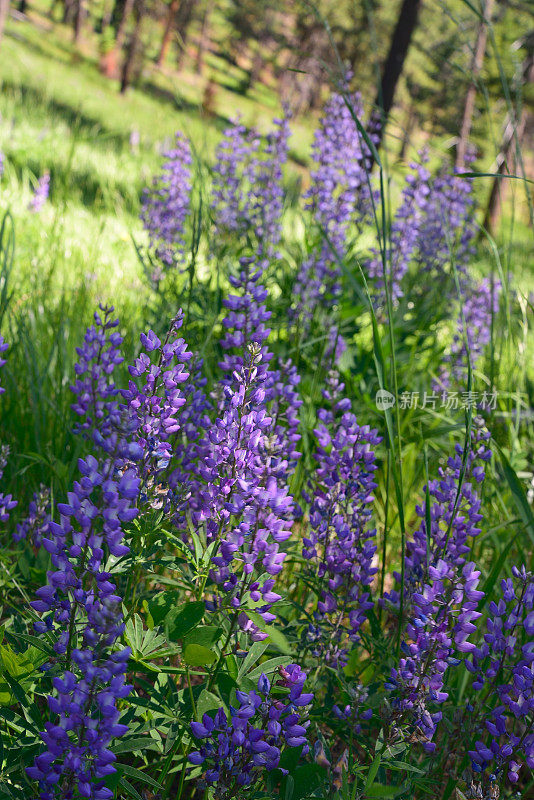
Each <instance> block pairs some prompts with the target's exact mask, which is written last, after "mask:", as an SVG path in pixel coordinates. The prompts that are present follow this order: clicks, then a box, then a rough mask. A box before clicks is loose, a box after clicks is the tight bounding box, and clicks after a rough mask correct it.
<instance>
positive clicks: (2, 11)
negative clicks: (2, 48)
mask: <svg viewBox="0 0 534 800" xmlns="http://www.w3.org/2000/svg"><path fill="white" fill-rule="evenodd" d="M8 14H9V0H0V42H1V41H2V39H3V37H4V28H5V26H6V19H7V15H8Z"/></svg>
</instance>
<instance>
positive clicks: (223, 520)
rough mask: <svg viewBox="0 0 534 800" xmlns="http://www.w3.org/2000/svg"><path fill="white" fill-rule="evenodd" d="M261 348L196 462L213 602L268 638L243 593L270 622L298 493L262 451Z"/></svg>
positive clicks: (198, 520) (232, 389)
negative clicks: (273, 469)
mask: <svg viewBox="0 0 534 800" xmlns="http://www.w3.org/2000/svg"><path fill="white" fill-rule="evenodd" d="M261 366H262V355H261V351H260V347H259V345H258V344H251V345H250V349H249V352H248V356H247V359H246V361H245V364H244V365H243V368H242V369H241V371H240V372H237V371H236V372H235V373H234V380H233V382H232V385H231V386H224V387H223V400H224V404H222V403H221V408H222V409H223V411H222V415H221V416H220V417H219V418H217V419H216V420H215V422H214V424H213V425H212V426H211V427H210V429H209V431H208V432H207V434H206V439H205V442H204V452H205V456H204V458H203V460H202V462H200V463H199V465H198V470H199V477H200V479H201V483H200V486H199V497H198V501H197V504H195V505H197V508H195V510H194V511H193V512H192V520H193V523H194V524H195V525H198V524H205V526H206V532H207V537H208V543H212V542H215V544H216V546H215V548H214V550H213V554H212V556H211V564H212V569H211V572H210V578H211V580H212V581H213V583H214V584H215V586H216V587H217V591H216V592H215V593H214V600H213V602H214V606H213V607H214V608H220V607H222V606H223V605H224V606H225V607H228V608H230V609H234V619H236V621H238V622H239V625H240V627H241V628H242V629H243V630H246V631H248V632H250V633H251V635H252V638H253V639H262V638H265V634H263V633H261V632H260V631H258V630H257V629H256V626H255V625H254V624H253V623H252V622H251V621H250V620H249V619H248V617H247V616H246V613H245V612H241V613H239V617H238V618H237V617H236V616H235V615H236V614H237V613H238V611H239V609H240V608H241V606H242V604H243V602H244V600H245V599H246V597H250V599H251V600H252V601H253V602H254V603H257V604H258V605H257V608H256V609H255V610H256V612H257V613H258V614H260V616H262V617H263V619H264V620H265V621H266V622H272V621H273V620H274V618H275V617H274V615H273V614H272V613H271V607H272V605H273V603H275V602H276V601H277V600H278V599H280V595H278V594H276V593H275V592H274V591H273V587H274V584H275V580H274V579H275V577H276V575H278V573H279V572H280V570H281V569H282V564H283V562H284V558H285V553H284V552H283V551H281V550H280V545H281V544H283V542H285V541H286V540H287V539H288V538H289V536H290V533H291V521H292V514H291V512H292V506H293V499H292V497H291V496H290V495H289V494H288V491H287V487H286V486H285V485H284V484H283V483H282V482H279V481H277V479H276V477H274V476H273V475H271V474H269V471H268V469H267V468H266V464H265V460H264V458H263V447H262V445H263V437H264V435H265V432H266V431H268V429H269V428H270V426H271V418H270V417H269V416H268V415H267V413H266V410H265V404H264V399H265V392H264V390H263V388H262V386H261V381H260V380H258V375H259V374H260V373H261Z"/></svg>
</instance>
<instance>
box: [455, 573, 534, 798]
mask: <svg viewBox="0 0 534 800" xmlns="http://www.w3.org/2000/svg"><path fill="white" fill-rule="evenodd" d="M466 666H467V667H468V668H469V671H470V672H472V673H473V674H474V681H473V688H474V689H475V691H478V692H480V698H479V700H478V702H477V703H475V705H474V710H473V713H472V714H471V715H470V717H468V718H467V720H466V724H467V725H469V726H470V727H471V728H472V724H473V723H474V725H475V726H476V727H475V729H474V730H471V732H472V735H473V739H474V740H475V741H474V746H473V749H472V750H470V751H469V756H470V759H471V767H472V769H473V771H474V772H475V774H479V775H480V773H484V772H485V771H486V770H488V769H491V772H492V774H493V776H497V777H498V776H500V775H503V774H506V775H507V777H508V780H509V781H510V782H511V783H517V781H518V779H519V774H518V773H519V770H520V767H521V764H522V763H525V764H526V766H527V767H528V768H529V769H533V768H534V731H533V730H532V715H533V712H534V576H533V575H532V573H530V572H527V570H526V568H525V567H524V566H523V567H521V568H518V567H515V566H514V567H512V578H507V579H504V580H503V581H502V582H501V597H500V598H499V599H498V600H492V601H491V602H490V603H489V604H488V617H487V620H486V633H485V634H484V641H483V643H482V644H481V645H480V647H477V648H475V650H474V651H473V654H472V661H471V662H467V663H466Z"/></svg>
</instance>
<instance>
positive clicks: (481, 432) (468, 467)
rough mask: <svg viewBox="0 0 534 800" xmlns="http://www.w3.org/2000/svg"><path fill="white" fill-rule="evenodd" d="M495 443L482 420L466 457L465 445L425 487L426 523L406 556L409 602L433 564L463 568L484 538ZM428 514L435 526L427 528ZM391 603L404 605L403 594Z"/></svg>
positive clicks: (420, 511) (422, 509)
mask: <svg viewBox="0 0 534 800" xmlns="http://www.w3.org/2000/svg"><path fill="white" fill-rule="evenodd" d="M489 439H490V433H489V431H488V430H487V429H486V428H485V427H484V423H483V421H482V420H481V419H480V418H479V417H476V418H475V419H474V421H473V430H472V431H471V444H470V447H469V450H468V452H467V455H466V457H465V459H464V450H463V447H462V446H461V445H460V444H457V445H456V447H455V454H454V456H449V458H448V459H447V465H446V467H439V469H438V473H439V477H438V478H437V479H432V480H430V481H429V482H428V486H425V487H424V489H425V492H428V504H429V506H428V509H427V500H425V502H424V503H422V504H420V505H417V506H416V513H417V516H418V517H419V519H420V520H421V522H420V525H419V527H418V528H417V529H416V531H415V532H414V535H413V539H410V540H409V541H408V542H407V544H406V557H405V576H404V580H405V584H404V587H405V602H407V604H408V606H409V601H410V598H411V596H412V593H413V592H414V591H420V588H421V586H422V585H423V584H424V583H425V582H426V581H427V580H428V570H429V568H430V566H434V567H435V566H436V564H437V562H438V561H440V560H442V561H444V562H445V563H447V564H450V565H452V566H453V567H455V568H457V569H459V568H461V567H462V566H463V565H464V563H465V559H466V556H467V555H468V553H469V552H470V550H471V546H472V542H473V539H474V538H475V537H476V536H478V535H479V533H480V528H479V527H478V526H479V524H480V522H481V521H482V514H481V513H480V510H481V499H480V496H479V494H478V491H477V488H476V487H477V485H481V484H482V482H483V481H484V477H485V470H484V465H485V464H487V462H488V461H489V460H490V458H491V455H492V453H491V450H490V449H489V448H488V447H487V442H488V440H489ZM427 516H428V518H429V520H430V528H429V529H427ZM394 576H395V578H396V580H397V581H400V580H401V575H400V573H398V572H395V573H394ZM384 597H385V599H386V600H387V601H388V602H390V603H392V604H394V605H396V606H398V605H399V602H400V597H399V593H398V592H397V591H396V590H393V591H391V592H389V593H386V594H385V595H384Z"/></svg>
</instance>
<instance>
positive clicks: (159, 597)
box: [145, 591, 182, 625]
mask: <svg viewBox="0 0 534 800" xmlns="http://www.w3.org/2000/svg"><path fill="white" fill-rule="evenodd" d="M181 599H182V597H181V594H180V593H179V592H172V591H166V592H159V593H158V594H156V595H154V597H152V598H151V599H150V600H147V601H145V604H146V607H147V609H148V612H149V614H150V616H151V617H152V619H153V620H154V624H155V625H160V624H161V623H162V622H163V620H164V619H165V617H166V616H167V614H168V613H169V611H172V609H173V608H176V606H177V605H178V603H179V600H181Z"/></svg>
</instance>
